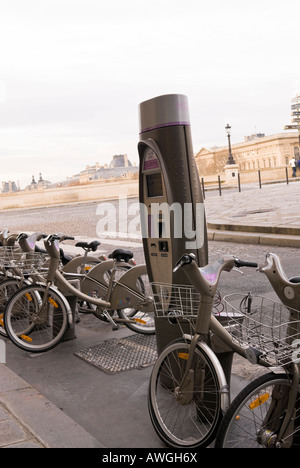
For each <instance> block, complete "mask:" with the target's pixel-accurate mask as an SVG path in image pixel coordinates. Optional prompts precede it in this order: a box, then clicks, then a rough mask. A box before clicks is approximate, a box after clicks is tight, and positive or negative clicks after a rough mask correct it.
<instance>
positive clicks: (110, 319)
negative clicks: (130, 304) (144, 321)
mask: <svg viewBox="0 0 300 468" xmlns="http://www.w3.org/2000/svg"><path fill="white" fill-rule="evenodd" d="M102 315H103V316H104V317H105V318H106V319H107V320H108V321H109V323H110V324H111V326H112V329H113V330H118V329H119V325H118V324H117V323H116V322H115V321H114V319H113V318H112V316H111V315H110V314H109V313H108V312H107V310H104V311H103V312H102Z"/></svg>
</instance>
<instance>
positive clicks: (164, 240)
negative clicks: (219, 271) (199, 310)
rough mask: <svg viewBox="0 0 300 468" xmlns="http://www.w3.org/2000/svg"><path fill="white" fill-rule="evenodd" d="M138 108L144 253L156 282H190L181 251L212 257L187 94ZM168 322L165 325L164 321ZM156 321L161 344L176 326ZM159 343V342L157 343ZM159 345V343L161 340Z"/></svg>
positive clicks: (198, 257) (201, 257)
mask: <svg viewBox="0 0 300 468" xmlns="http://www.w3.org/2000/svg"><path fill="white" fill-rule="evenodd" d="M139 111H140V141H139V143H138V152H139V157H140V174H139V198H140V213H141V227H142V236H143V246H144V255H145V261H146V265H147V271H148V275H149V279H150V281H151V282H154V283H168V284H186V282H187V279H186V276H185V274H184V272H183V271H182V269H179V270H178V271H177V272H176V273H174V272H173V268H174V267H175V265H176V262H177V261H178V260H179V258H180V257H181V255H183V254H184V253H186V252H189V253H194V255H195V256H196V261H197V263H198V265H199V267H201V266H204V265H206V264H207V263H208V248H207V230H206V220H205V212H204V204H203V197H202V191H201V186H200V181H199V176H198V171H197V167H196V164H195V160H194V154H193V148H192V138H191V127H190V119H189V111H188V102H187V97H186V96H184V95H181V94H169V95H163V96H158V97H155V98H153V99H150V100H148V101H145V102H142V103H141V104H140V107H139ZM163 322H164V325H163ZM166 322H168V321H166V320H162V321H161V324H160V325H159V326H158V325H157V323H156V336H157V342H158V350H159V348H160V347H164V346H165V344H166V343H165V342H166V341H167V342H168V341H170V339H172V338H173V339H174V337H171V336H170V334H173V332H174V333H175V337H176V333H178V331H177V332H175V330H172V327H170V330H163V329H162V328H163V327H165V326H166V327H168V326H169V325H170V324H169V323H166ZM159 343H160V344H159ZM160 345H161V346H160Z"/></svg>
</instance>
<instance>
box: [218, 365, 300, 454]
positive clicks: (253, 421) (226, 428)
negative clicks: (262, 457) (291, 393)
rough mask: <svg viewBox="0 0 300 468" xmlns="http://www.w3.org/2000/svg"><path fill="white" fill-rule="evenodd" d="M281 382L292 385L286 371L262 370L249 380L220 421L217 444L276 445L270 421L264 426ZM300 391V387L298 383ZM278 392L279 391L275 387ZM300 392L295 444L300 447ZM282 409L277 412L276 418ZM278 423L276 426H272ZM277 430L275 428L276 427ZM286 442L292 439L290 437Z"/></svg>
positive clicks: (237, 446)
mask: <svg viewBox="0 0 300 468" xmlns="http://www.w3.org/2000/svg"><path fill="white" fill-rule="evenodd" d="M279 385H280V386H281V389H282V390H281V394H282V395H284V394H285V392H284V390H283V388H284V386H287V390H288V389H289V388H290V387H291V385H290V379H289V376H288V375H286V374H273V373H267V374H263V375H261V376H260V377H258V378H257V379H255V380H254V381H253V382H251V383H250V384H248V385H247V386H246V387H245V388H244V389H243V390H242V391H241V392H240V393H239V394H238V395H237V396H236V398H235V399H234V400H233V402H232V404H231V405H230V407H229V409H228V410H227V411H226V413H225V415H224V417H223V420H222V422H221V424H220V427H219V431H218V434H217V437H216V442H215V448H275V447H272V446H273V444H274V438H272V434H273V432H274V431H273V430H271V427H272V426H271V425H270V424H271V423H272V422H273V424H275V423H274V421H271V422H269V423H268V427H263V421H264V418H265V415H266V414H267V411H268V409H269V408H270V404H271V402H272V398H270V397H271V395H272V391H273V390H272V389H273V387H275V386H276V389H277V390H278V388H279V387H278V386H279ZM299 391H300V387H299ZM276 395H278V391H276ZM299 406H300V393H299V392H298V397H297V402H296V407H297V408H298V416H296V418H295V421H294V435H293V446H296V447H298V448H299V443H300V415H299ZM280 416H283V413H280V414H278V413H276V421H277V420H278V418H279V419H280ZM274 428H275V426H273V429H274ZM275 433H276V431H275ZM285 442H286V443H287V444H289V443H291V440H290V441H289V440H288V439H287V440H286V441H285Z"/></svg>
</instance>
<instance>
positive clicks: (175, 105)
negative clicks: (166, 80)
mask: <svg viewBox="0 0 300 468" xmlns="http://www.w3.org/2000/svg"><path fill="white" fill-rule="evenodd" d="M139 110H140V133H143V132H147V131H150V130H155V129H157V128H162V127H171V126H173V125H190V118H189V109H188V100H187V97H186V96H185V95H183V94H166V95H163V96H158V97H155V98H153V99H149V100H148V101H144V102H142V103H141V104H140V107H139Z"/></svg>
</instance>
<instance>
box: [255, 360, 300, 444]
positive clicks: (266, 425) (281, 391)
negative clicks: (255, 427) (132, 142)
mask: <svg viewBox="0 0 300 468" xmlns="http://www.w3.org/2000/svg"><path fill="white" fill-rule="evenodd" d="M298 392H299V368H298V365H297V364H293V378H292V381H291V388H290V389H289V390H288V389H286V388H284V387H281V386H280V385H276V386H275V387H274V390H273V392H272V403H271V405H270V408H269V410H268V412H267V414H266V417H265V419H264V421H263V423H262V428H261V429H260V431H259V432H258V434H257V440H258V442H259V443H260V444H261V445H264V446H265V447H267V448H290V447H291V445H292V443H293V437H292V436H293V432H294V423H295V419H296V411H297V410H296V400H297V395H298Z"/></svg>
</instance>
